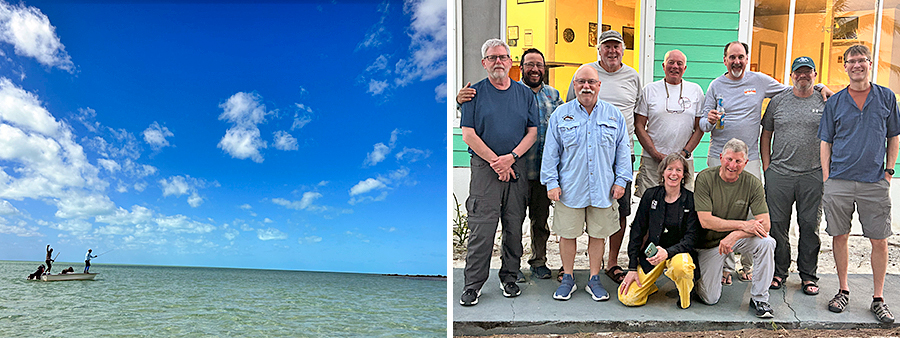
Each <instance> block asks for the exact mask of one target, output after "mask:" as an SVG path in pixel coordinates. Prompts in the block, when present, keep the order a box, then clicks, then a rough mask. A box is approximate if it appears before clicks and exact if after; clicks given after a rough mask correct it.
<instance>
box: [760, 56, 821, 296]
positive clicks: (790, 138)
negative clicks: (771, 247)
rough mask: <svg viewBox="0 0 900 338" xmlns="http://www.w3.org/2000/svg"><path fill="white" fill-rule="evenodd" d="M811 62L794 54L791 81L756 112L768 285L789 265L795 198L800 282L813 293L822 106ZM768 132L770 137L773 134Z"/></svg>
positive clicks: (779, 281) (779, 280) (777, 282)
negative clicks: (771, 263)
mask: <svg viewBox="0 0 900 338" xmlns="http://www.w3.org/2000/svg"><path fill="white" fill-rule="evenodd" d="M815 79H816V65H815V63H813V60H812V59H811V58H809V57H806V56H801V57H798V58H796V59H794V63H793V65H791V80H793V84H794V87H793V88H792V90H790V91H784V92H781V93H780V94H778V95H775V97H773V98H772V100H771V101H770V102H769V105H768V107H766V113H765V115H763V118H762V126H763V131H762V134H761V135H760V137H759V155H760V159H761V160H762V167H763V174H764V175H765V178H766V185H765V190H766V204H767V205H768V207H769V217H770V221H771V223H772V228H771V231H770V235H771V236H772V237H773V238H774V239H775V243H776V247H775V275H774V276H773V277H772V284H771V285H770V286H769V288H770V289H774V290H777V289H781V287H782V286H783V285H784V282H785V280H786V279H787V277H788V268H789V267H790V266H791V244H790V241H789V239H788V230H789V229H790V226H791V206H792V205H793V204H794V203H795V202H796V203H797V224H798V225H799V228H800V239H799V241H798V244H797V269H798V270H799V271H800V280H801V284H800V288H801V289H802V290H803V293H805V294H807V295H816V294H818V293H819V286H818V285H817V284H816V282H817V281H818V280H819V278H818V277H817V276H816V269H817V262H818V259H819V258H818V257H819V246H820V241H819V223H820V221H821V220H822V163H821V161H820V159H819V152H817V151H810V150H811V149H815V148H816V146H817V145H818V143H819V138H818V132H819V122H820V121H821V119H822V112H823V111H824V109H825V101H824V100H823V99H822V95H819V94H817V93H816V91H815V90H814V89H813V85H814V81H815ZM773 135H774V137H773Z"/></svg>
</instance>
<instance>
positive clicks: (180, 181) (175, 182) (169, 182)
mask: <svg viewBox="0 0 900 338" xmlns="http://www.w3.org/2000/svg"><path fill="white" fill-rule="evenodd" d="M189 177H190V176H189ZM159 185H160V187H162V189H163V197H165V196H169V195H175V196H181V195H184V194H187V193H188V191H189V190H190V189H191V186H190V184H189V183H188V182H187V179H186V178H185V177H184V176H172V177H170V178H169V179H165V178H164V179H161V180H159Z"/></svg>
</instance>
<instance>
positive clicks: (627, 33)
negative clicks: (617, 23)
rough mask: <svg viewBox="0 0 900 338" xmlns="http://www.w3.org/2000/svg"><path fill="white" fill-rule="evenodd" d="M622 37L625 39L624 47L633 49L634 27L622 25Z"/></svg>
mask: <svg viewBox="0 0 900 338" xmlns="http://www.w3.org/2000/svg"><path fill="white" fill-rule="evenodd" d="M622 39H623V40H625V49H630V50H634V27H628V26H622Z"/></svg>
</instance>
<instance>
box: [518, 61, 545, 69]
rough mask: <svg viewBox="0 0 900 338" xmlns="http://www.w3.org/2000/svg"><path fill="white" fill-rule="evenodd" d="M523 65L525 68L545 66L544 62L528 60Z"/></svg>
mask: <svg viewBox="0 0 900 338" xmlns="http://www.w3.org/2000/svg"><path fill="white" fill-rule="evenodd" d="M522 66H525V68H544V64H543V63H534V62H526V63H524V64H522Z"/></svg>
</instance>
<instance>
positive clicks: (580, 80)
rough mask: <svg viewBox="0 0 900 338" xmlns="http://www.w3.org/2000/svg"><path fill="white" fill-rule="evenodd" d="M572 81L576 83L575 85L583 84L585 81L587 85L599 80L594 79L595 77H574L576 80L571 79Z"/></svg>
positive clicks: (596, 82)
mask: <svg viewBox="0 0 900 338" xmlns="http://www.w3.org/2000/svg"><path fill="white" fill-rule="evenodd" d="M573 82H575V84H577V85H583V84H585V83H587V84H589V85H595V84H598V83H600V80H595V79H576V80H575V81H573Z"/></svg>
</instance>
